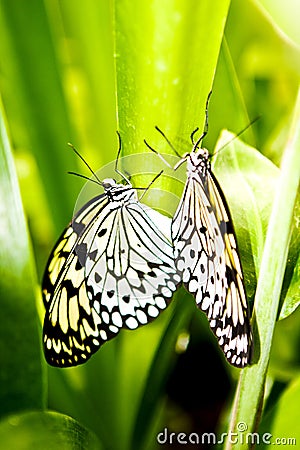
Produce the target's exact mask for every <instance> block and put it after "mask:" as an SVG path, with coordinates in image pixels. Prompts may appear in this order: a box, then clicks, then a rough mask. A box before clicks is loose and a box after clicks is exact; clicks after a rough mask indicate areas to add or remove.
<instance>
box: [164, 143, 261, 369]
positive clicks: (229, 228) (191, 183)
mask: <svg viewBox="0 0 300 450" xmlns="http://www.w3.org/2000/svg"><path fill="white" fill-rule="evenodd" d="M172 238H173V243H174V249H175V250H174V254H175V264H176V267H177V269H178V271H179V273H180V274H181V277H182V280H183V282H184V284H185V286H186V288H187V289H188V291H189V292H191V293H192V294H193V295H194V296H195V299H196V303H197V305H198V306H199V307H200V308H201V309H202V310H203V311H204V312H205V313H206V314H207V316H208V319H209V323H210V326H211V328H212V330H213V331H214V333H215V335H216V337H217V339H218V342H219V345H220V346H221V348H222V350H223V352H224V354H225V356H226V358H227V360H228V361H229V362H230V363H231V364H233V365H235V366H237V367H243V366H245V365H247V364H249V362H250V355H251V345H252V337H251V329H250V323H249V313H248V307H247V300H246V294H245V288H244V283H243V274H242V268H241V263H240V259H239V255H238V249H237V243H236V237H235V233H234V230H233V224H232V220H231V217H230V213H229V209H228V206H227V203H226V200H225V197H224V194H223V193H222V191H221V188H220V187H219V184H218V182H217V180H216V179H215V177H214V175H213V174H212V172H211V169H210V163H209V160H208V153H207V151H206V150H203V149H200V150H198V152H197V153H195V152H192V153H191V154H190V155H189V156H188V177H187V182H186V185H185V188H184V192H183V195H182V198H181V201H180V204H179V206H178V209H177V211H176V213H175V216H174V218H173V222H172Z"/></svg>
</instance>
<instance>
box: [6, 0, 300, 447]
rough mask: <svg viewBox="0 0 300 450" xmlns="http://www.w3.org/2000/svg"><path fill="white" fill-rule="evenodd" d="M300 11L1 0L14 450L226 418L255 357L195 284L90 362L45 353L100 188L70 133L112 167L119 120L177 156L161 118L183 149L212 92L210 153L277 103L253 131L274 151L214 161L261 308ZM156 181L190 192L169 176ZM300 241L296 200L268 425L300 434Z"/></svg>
mask: <svg viewBox="0 0 300 450" xmlns="http://www.w3.org/2000/svg"><path fill="white" fill-rule="evenodd" d="M299 22H300V8H299V5H298V4H297V2H296V1H293V0H289V1H283V0H275V1H270V0H261V1H258V0H244V1H243V2H241V1H239V0H232V1H231V2H230V0H214V1H210V0H187V1H185V2H183V1H180V0H160V1H158V0H150V1H149V0H148V1H147V0H115V1H108V0H107V1H105V0H87V1H86V2H81V1H79V0H61V1H58V0H44V1H42V0H31V1H30V2H26V3H25V2H23V1H21V0H0V30H1V31H0V36H1V38H0V64H1V69H0V93H1V105H0V107H1V108H0V109H1V130H0V131H1V152H0V157H1V160H0V168H1V173H0V189H1V206H0V211H1V214H0V225H1V230H0V237H1V245H0V259H1V261H0V311H1V313H0V314H1V315H0V317H1V329H0V354H1V362H0V414H1V418H2V421H1V422H0V447H1V448H3V449H4V448H18V449H19V448H22V449H23V448H24V449H27V448H28V449H31V448H37V449H39V448H43V449H44V448H51V449H52V448H53V449H54V448H59V447H60V448H66V449H68V448H91V449H93V448H103V449H113V450H119V449H120V450H127V449H135V450H136V449H146V448H148V449H155V448H158V447H159V444H158V443H157V441H156V435H157V433H158V432H160V431H162V430H163V429H164V428H165V427H167V428H168V429H169V430H170V432H171V431H173V432H175V433H178V432H186V433H189V432H196V433H198V434H199V435H201V433H204V432H211V431H216V432H218V433H221V432H222V431H225V430H226V429H227V427H228V423H229V417H230V411H231V410H232V405H233V397H234V390H235V386H236V382H237V379H238V376H239V371H238V370H237V369H234V368H232V367H229V365H228V364H227V363H226V362H225V360H224V358H223V355H222V354H221V352H220V350H219V349H218V347H217V344H216V342H215V339H214V337H213V336H212V333H211V332H210V330H209V327H208V324H207V321H206V318H205V317H204V315H203V314H200V313H199V312H198V311H197V310H196V307H195V305H194V300H193V298H192V297H190V296H189V295H188V294H187V293H186V292H185V291H184V289H181V290H180V291H178V293H176V294H175V296H174V300H173V301H172V304H171V305H170V307H169V308H168V310H167V311H166V312H164V313H163V314H162V315H161V316H160V317H159V318H158V319H157V320H155V321H154V322H153V323H152V324H150V325H148V326H146V327H144V328H141V329H139V330H136V331H134V332H128V331H123V332H121V333H120V335H119V336H118V337H117V338H116V339H115V340H113V341H111V342H109V343H107V344H106V345H105V346H104V347H103V348H102V349H101V350H100V351H99V352H98V353H97V354H96V355H95V356H94V357H93V358H92V359H91V360H90V361H89V362H88V363H87V364H85V365H84V366H80V367H77V368H72V369H54V368H51V367H48V366H47V365H46V363H45V361H44V357H43V354H42V350H41V349H42V344H41V340H42V338H41V336H42V320H43V314H44V312H43V306H42V301H41V292H40V283H41V278H42V275H43V271H44V268H45V265H46V262H47V258H48V255H49V253H50V251H51V249H52V247H53V245H54V243H55V241H56V239H57V237H58V236H59V234H60V233H61V231H62V230H63V228H64V227H65V226H66V224H67V223H68V222H69V220H70V218H71V217H72V213H73V211H74V205H75V202H76V199H77V196H78V194H79V192H80V190H81V188H82V185H83V181H82V180H80V179H78V178H76V177H71V176H69V175H67V172H68V171H76V172H79V173H84V174H86V175H89V174H87V173H86V168H85V167H83V166H82V163H81V162H80V160H78V158H77V157H76V156H75V155H74V153H72V151H71V150H70V149H69V148H68V146H67V143H68V142H71V143H72V144H74V145H75V147H76V148H77V149H78V150H79V151H80V152H81V154H82V155H83V156H84V158H85V159H86V160H87V161H88V162H89V164H90V165H91V166H92V167H93V168H94V170H97V169H98V168H100V167H102V166H104V165H105V164H107V163H109V162H111V161H113V160H114V159H115V156H116V152H117V145H118V143H117V136H116V130H119V131H120V133H121V136H122V144H123V155H130V154H132V153H139V152H146V151H148V150H147V148H146V147H145V145H144V144H143V139H146V140H147V141H148V142H149V143H150V144H151V145H152V146H153V147H154V148H156V149H159V151H160V152H161V153H170V149H169V148H168V146H167V145H166V142H164V140H163V139H162V138H161V136H160V135H159V134H158V133H157V132H156V131H155V129H154V127H155V126H156V125H158V126H159V127H160V128H161V129H162V130H163V131H164V132H165V133H166V134H167V136H168V137H169V138H170V139H171V141H172V142H174V144H175V146H176V148H178V150H179V152H180V153H184V152H185V151H186V150H187V149H188V148H189V147H188V144H186V142H188V141H189V135H190V133H191V132H192V131H193V130H194V129H195V128H196V127H199V128H200V129H202V128H203V124H204V110H205V101H206V98H207V95H208V92H209V91H210V89H213V95H212V98H211V102H210V105H209V133H208V136H207V138H206V139H205V146H206V147H207V148H208V149H209V150H210V152H211V153H213V150H214V148H215V145H216V143H217V140H218V137H219V134H220V132H221V130H222V129H226V128H227V129H229V130H230V131H232V132H233V133H239V132H240V131H241V130H242V129H243V128H245V127H246V126H247V125H248V124H249V123H250V121H251V120H253V119H254V118H256V117H258V116H259V117H260V118H259V120H257V121H256V122H255V123H254V124H253V125H252V126H251V127H250V128H249V129H248V130H247V131H246V132H245V133H243V134H242V135H241V136H240V139H242V140H244V141H246V142H247V143H248V144H249V145H251V146H253V147H255V148H256V149H258V151H255V150H254V149H253V148H251V147H244V146H243V144H242V143H241V142H240V141H238V140H237V141H235V143H233V144H232V145H228V146H227V147H225V148H224V149H223V150H222V151H221V152H220V153H219V154H218V155H217V159H216V162H215V173H216V174H217V176H218V178H219V181H220V182H221V184H222V186H224V192H225V194H226V196H227V198H228V202H229V205H230V207H231V210H232V215H233V219H234V223H235V227H236V232H237V236H238V241H239V247H240V249H241V257H242V263H243V267H244V272H245V281H246V288H247V293H248V297H249V301H250V304H251V307H252V305H253V299H254V292H255V287H256V279H257V276H258V273H259V266H260V258H261V254H262V251H263V246H264V238H265V233H266V229H267V225H268V219H269V214H270V211H271V208H272V202H273V197H274V189H275V188H276V185H277V184H278V177H279V166H280V163H281V159H282V155H283V153H284V149H285V147H286V143H287V142H288V139H289V136H290V127H291V122H292V117H293V114H294V113H293V111H294V108H295V103H296V97H297V92H298V86H299V79H300V32H299ZM224 139H225V142H226V141H227V142H228V139H230V137H228V136H227V137H226V136H225V138H224ZM222 142H223V141H222ZM181 146H182V147H181ZM299 152H300V148H299ZM139 169H140V174H141V176H139V177H138V178H137V179H136V180H135V182H136V183H137V184H138V185H141V184H143V185H147V183H148V182H149V180H150V179H151V178H153V175H151V172H153V171H154V168H152V167H148V166H147V167H146V166H145V167H140V168H139ZM133 182H134V179H133ZM157 183H158V187H160V188H162V189H164V190H169V191H171V192H172V190H174V189H175V185H174V182H173V181H172V180H171V179H170V178H168V177H164V176H163V177H161V178H160V179H159V180H158V182H157ZM137 184H136V185H137ZM157 203H158V204H157V205H156V206H157V207H158V208H159V207H160V205H159V201H158V202H157ZM284 213H285V212H284V211H282V214H283V215H284ZM279 239H280V236H279ZM299 248H300V247H299V207H297V206H296V209H295V212H294V221H293V224H292V240H291V245H290V249H289V255H288V261H287V267H286V270H285V278H284V288H283V290H282V293H281V303H282V304H283V305H284V309H283V310H282V311H283V313H282V317H287V316H288V317H287V318H285V319H284V320H282V321H279V322H278V323H277V325H276V328H275V335H274V341H273V347H272V352H271V359H270V366H269V371H268V374H267V384H266V394H265V403H264V413H263V418H262V422H261V430H262V431H264V430H265V431H268V432H271V433H273V435H274V436H279V437H281V436H286V437H294V436H295V437H298V438H299V440H298V442H300V432H299V427H298V421H297V417H298V413H297V411H298V409H297V408H298V405H299V401H300V357H299V344H300V327H299V325H300V313H299V312H298V310H296V307H297V305H298V303H299V300H300V293H299V273H300V269H299ZM283 250H284V249H283ZM274 258H276V255H274ZM283 270H284V268H283ZM266 307H267V305H266ZM294 310H295V312H294V313H293V314H291V312H293V311H294ZM187 342H188V345H186V344H187ZM49 410H53V411H56V412H57V414H56V413H52V412H49ZM287 411H288V413H287ZM287 416H288V417H289V420H287ZM73 419H75V420H73ZM168 446H170V444H166V445H165V447H168ZM177 447H178V448H181V445H180V444H178V443H177V444H176V443H173V444H172V445H171V448H177ZM185 447H186V448H189V447H190V446H189V445H186V446H185ZM191 447H193V446H191ZM219 447H220V448H223V444H220V445H219ZM193 448H194V447H193ZM199 448H210V446H209V445H206V444H203V445H202V446H200V447H199ZM235 448H238V447H235ZM294 448H295V447H294Z"/></svg>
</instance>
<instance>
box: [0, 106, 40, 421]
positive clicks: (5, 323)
mask: <svg viewBox="0 0 300 450" xmlns="http://www.w3.org/2000/svg"><path fill="white" fill-rule="evenodd" d="M0 198H1V202H0V240H1V243H0V310H1V327H0V354H1V370H0V414H1V415H4V414H7V413H11V412H15V411H20V410H24V409H29V408H42V407H43V406H44V395H45V392H44V387H45V386H44V377H45V373H44V371H43V363H42V361H41V342H40V339H41V338H40V333H39V332H38V319H37V312H36V308H35V301H36V297H35V291H36V279H35V274H34V263H33V258H32V254H31V248H30V243H29V239H28V234H27V229H26V221H25V217H24V212H23V208H22V203H21V198H20V192H19V186H18V181H17V177H16V173H15V167H14V163H13V159H12V155H11V150H10V143H9V140H8V137H7V132H6V129H5V123H4V118H3V109H2V105H1V104H0Z"/></svg>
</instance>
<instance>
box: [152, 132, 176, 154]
mask: <svg viewBox="0 0 300 450" xmlns="http://www.w3.org/2000/svg"><path fill="white" fill-rule="evenodd" d="M155 129H156V130H157V131H158V132H159V133H160V134H161V135H162V137H163V138H164V139H165V141H166V142H167V144H168V145H169V147H170V148H171V149H172V150H173V152H174V153H175V155H176V156H178V158H181V155H180V154H179V153H178V151H177V150H176V148H175V147H174V145H173V144H172V142H171V141H170V139H168V138H167V136H166V135H165V133H164V132H163V131H162V130H161V129H160V128H158V126H157V125H156V126H155Z"/></svg>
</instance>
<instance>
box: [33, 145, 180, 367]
mask: <svg viewBox="0 0 300 450" xmlns="http://www.w3.org/2000/svg"><path fill="white" fill-rule="evenodd" d="M119 152H120V148H119ZM79 156H80V155H79ZM88 167H89V166H88ZM117 172H118V171H117ZM118 173H119V172H118ZM125 180H126V181H127V184H126V185H123V184H118V183H116V182H115V180H113V179H105V180H103V181H100V180H98V182H99V184H100V185H101V186H102V187H103V188H104V194H102V195H99V196H98V197H95V198H93V199H92V200H90V201H89V202H88V203H87V204H86V205H84V206H83V208H82V209H81V210H80V211H79V212H78V213H77V214H76V215H75V216H74V218H73V219H72V221H71V223H70V224H69V225H68V227H67V228H66V230H65V231H64V232H63V234H62V235H61V237H60V238H59V240H58V242H57V243H56V245H55V247H54V249H53V251H52V253H51V255H50V258H49V261H48V264H47V267H46V270H45V275H44V279H43V283H42V291H43V300H44V305H45V308H46V314H45V319H44V329H43V333H44V338H43V341H44V352H45V356H46V359H47V361H48V363H49V364H51V365H53V366H59V367H67V366H75V365H78V364H82V363H84V362H85V361H87V360H88V359H89V358H90V357H91V355H92V354H93V353H95V352H96V351H97V350H98V349H99V348H100V346H101V345H102V344H103V343H105V342H106V341H108V340H109V339H112V338H113V337H115V336H116V335H117V334H118V333H119V331H120V329H121V328H127V329H135V328H137V327H139V326H140V325H144V324H146V323H148V322H150V321H151V320H153V319H154V318H155V317H157V316H158V314H159V313H160V311H161V310H163V309H165V308H166V307H167V305H168V303H169V302H170V300H171V297H172V294H173V292H174V291H175V290H176V288H177V285H178V283H179V282H180V277H179V276H178V274H177V271H176V268H175V263H174V250H173V247H172V243H171V227H170V219H167V218H166V217H165V216H162V215H161V214H159V213H158V212H156V211H154V210H152V209H151V208H149V207H148V206H146V205H144V204H142V203H141V202H140V201H139V200H138V196H137V192H136V190H135V189H134V188H133V187H132V185H131V184H130V182H129V180H127V179H126V178H125ZM167 220H168V221H169V222H168V223H167V224H166V221H167ZM164 224H165V225H166V226H164Z"/></svg>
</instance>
